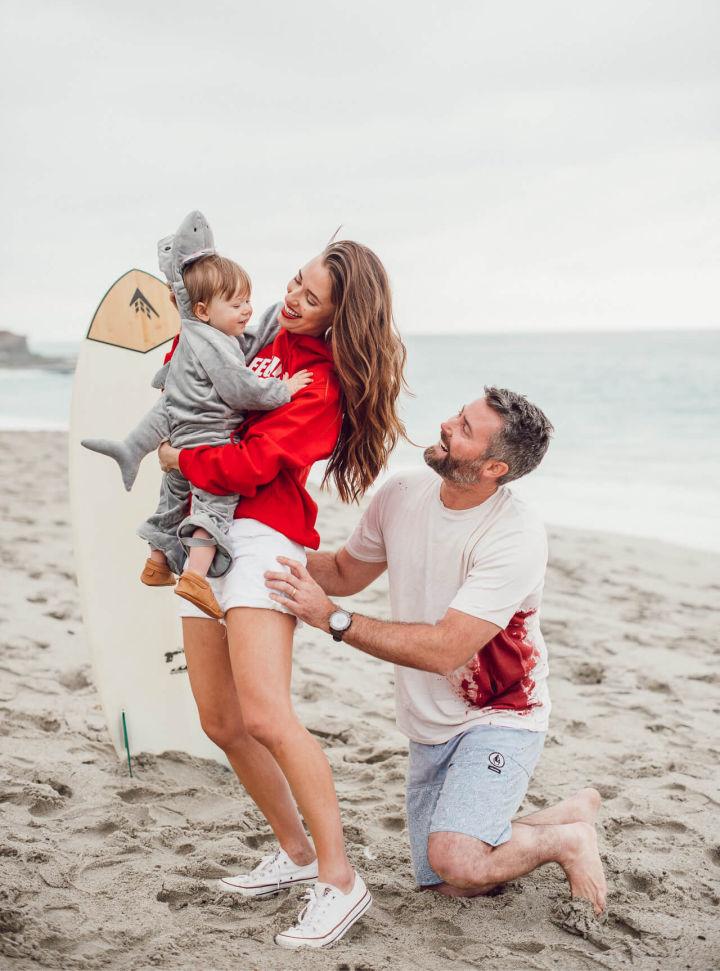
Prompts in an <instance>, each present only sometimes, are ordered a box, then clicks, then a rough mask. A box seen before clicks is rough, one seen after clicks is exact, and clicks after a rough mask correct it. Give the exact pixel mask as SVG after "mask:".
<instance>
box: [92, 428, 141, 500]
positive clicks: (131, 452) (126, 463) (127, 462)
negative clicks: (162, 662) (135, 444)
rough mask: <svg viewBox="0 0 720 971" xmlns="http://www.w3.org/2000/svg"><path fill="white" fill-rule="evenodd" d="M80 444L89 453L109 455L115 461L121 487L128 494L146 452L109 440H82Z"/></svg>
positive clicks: (124, 443)
mask: <svg viewBox="0 0 720 971" xmlns="http://www.w3.org/2000/svg"><path fill="white" fill-rule="evenodd" d="M80 444H81V445H82V446H83V447H84V448H89V449H90V451H91V452H99V453H100V454H101V455H109V456H110V458H112V459H115V461H116V462H117V464H118V465H119V466H120V474H121V475H122V480H123V485H124V486H125V489H126V491H127V492H130V490H131V489H132V487H133V483H134V482H135V479H136V478H137V474H138V470H139V469H140V463H141V462H142V460H143V459H144V458H145V456H146V455H147V452H145V451H138V450H136V449H134V448H132V447H130V446H129V445H128V444H127V443H126V442H113V441H112V440H111V439H109V438H83V440H82V441H81V442H80Z"/></svg>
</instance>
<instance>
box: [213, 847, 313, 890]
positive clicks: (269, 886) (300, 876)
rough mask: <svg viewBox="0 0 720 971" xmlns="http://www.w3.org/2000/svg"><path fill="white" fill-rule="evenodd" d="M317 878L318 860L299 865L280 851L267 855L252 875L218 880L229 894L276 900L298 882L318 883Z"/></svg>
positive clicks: (246, 874) (220, 887)
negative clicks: (287, 888) (276, 895)
mask: <svg viewBox="0 0 720 971" xmlns="http://www.w3.org/2000/svg"><path fill="white" fill-rule="evenodd" d="M317 875H318V868H317V860H313V862H312V863H308V865H307V866H298V865H297V863H293V861H292V860H291V859H290V857H289V856H288V855H287V853H286V852H285V850H276V851H275V852H274V853H269V854H268V855H267V856H264V857H263V858H262V860H260V862H259V863H258V865H257V866H256V867H255V869H254V870H252V871H251V872H250V873H240V874H238V875H237V876H236V877H223V878H222V880H218V884H217V885H218V888H219V889H220V890H224V891H225V892H226V893H241V894H243V895H244V896H246V897H272V896H273V895H274V894H276V893H278V892H279V891H280V890H284V889H285V887H293V886H294V885H295V884H296V883H314V882H315V881H316V880H317Z"/></svg>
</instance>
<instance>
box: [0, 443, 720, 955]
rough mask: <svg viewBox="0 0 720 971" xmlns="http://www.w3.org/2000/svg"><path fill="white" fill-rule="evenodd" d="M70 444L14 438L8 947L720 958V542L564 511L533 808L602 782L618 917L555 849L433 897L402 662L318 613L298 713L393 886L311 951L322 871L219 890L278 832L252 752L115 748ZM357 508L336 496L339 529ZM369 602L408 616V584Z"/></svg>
mask: <svg viewBox="0 0 720 971" xmlns="http://www.w3.org/2000/svg"><path fill="white" fill-rule="evenodd" d="M65 451H66V439H65V436H63V435H61V434H55V433H32V434H26V435H21V434H19V433H0V474H1V475H2V482H3V492H2V499H1V500H0V501H1V502H2V519H3V531H2V535H1V536H0V547H1V549H0V553H1V558H2V582H1V583H0V760H1V761H0V804H1V805H0V886H1V889H0V966H2V967H11V968H13V969H24V968H36V967H46V968H123V969H125V968H127V969H130V968H132V969H136V971H137V969H143V968H154V967H165V968H173V969H216V968H217V969H226V968H227V969H233V971H238V969H241V971H244V969H256V968H257V969H274V968H291V969H292V968H298V969H300V968H312V969H316V968H317V969H320V968H323V969H325V968H330V969H338V971H340V969H347V971H350V969H355V971H360V969H380V968H387V969H390V968H417V969H425V968H427V969H438V968H452V969H456V968H457V969H460V968H488V969H490V968H492V969H498V968H501V969H513V968H572V969H575V968H580V969H584V968H598V967H600V968H619V967H629V966H632V967H633V968H648V969H649V968H662V969H669V968H710V967H712V966H717V965H718V963H719V959H720V930H719V928H718V923H719V922H718V913H719V910H720V879H719V878H720V837H719V836H718V830H717V822H716V820H717V807H718V805H719V804H720V785H719V782H720V780H719V773H718V756H719V755H720V705H719V703H718V684H719V683H720V672H719V671H718V666H719V662H720V647H719V645H718V636H717V630H718V620H720V558H718V557H713V556H711V555H708V554H704V553H698V552H693V551H688V550H684V549H680V548H677V547H671V546H668V545H663V544H661V543H659V542H648V541H644V540H633V539H628V538H624V537H615V536H610V535H604V534H595V533H590V532H587V533H580V532H571V531H568V530H562V531H560V530H551V566H550V570H549V574H548V580H547V587H546V597H545V604H544V611H543V628H544V631H545V636H546V639H547V641H548V644H549V647H550V657H551V666H552V684H551V690H552V694H553V700H554V711H553V715H552V721H551V729H550V733H549V737H548V743H547V745H546V748H545V752H544V754H543V757H542V759H541V761H540V764H539V767H538V769H537V772H536V775H535V777H534V779H533V782H532V784H531V787H530V791H529V793H528V797H527V799H526V803H525V806H524V810H525V811H530V810H532V809H533V808H538V807H543V806H546V805H549V804H550V803H553V802H555V801H557V800H558V799H560V798H563V797H564V796H566V795H568V794H569V793H570V792H572V791H573V790H574V789H577V788H579V787H581V786H585V785H593V786H596V787H597V788H598V789H599V791H600V793H601V794H602V796H603V805H602V808H601V813H600V817H599V822H598V831H599V837H600V844H601V852H602V855H603V859H604V861H605V865H606V868H607V875H608V882H609V905H608V914H607V917H606V919H605V920H604V921H596V920H594V919H592V918H591V917H590V916H589V914H588V909H587V908H586V907H585V906H584V905H581V904H577V903H575V904H571V903H570V902H569V901H568V891H567V886H566V883H565V880H564V878H563V875H562V871H561V870H560V869H559V867H557V866H554V865H553V866H548V867H545V868H543V869H541V870H539V871H536V872H535V873H533V874H531V875H530V876H528V877H525V878H524V879H522V880H518V881H515V882H513V883H511V884H508V885H507V886H505V887H504V888H503V889H502V890H501V892H499V893H498V894H497V895H495V896H492V897H489V898H478V899H475V900H473V901H471V902H470V901H459V900H450V899H446V898H441V897H438V896H436V895H429V894H426V893H422V894H421V893H418V892H416V891H415V890H414V886H413V880H412V875H411V871H410V865H409V852H408V844H407V835H406V831H405V821H404V811H403V798H404V776H405V769H406V743H405V740H404V738H403V737H402V736H401V735H400V734H399V733H398V732H397V730H396V729H395V726H394V720H393V694H392V680H391V679H392V672H391V668H390V667H389V666H388V665H385V664H383V663H381V662H378V661H376V660H374V659H372V658H368V657H365V656H364V655H362V654H360V653H359V652H356V651H352V650H351V649H349V648H347V647H344V646H342V645H335V644H334V643H333V642H331V641H330V639H329V638H328V637H327V636H326V635H323V634H319V633H318V632H315V631H312V630H310V629H308V628H305V629H304V630H302V631H301V632H300V634H299V635H298V638H297V655H296V657H297V660H296V667H295V679H294V693H295V697H296V699H297V707H298V710H299V712H300V714H301V717H302V718H303V719H304V721H305V723H306V724H307V725H308V726H309V727H310V729H311V730H312V731H313V732H314V733H315V734H316V735H317V737H318V738H319V739H320V741H321V743H322V744H323V745H324V747H325V749H326V751H327V754H328V757H329V759H330V762H331V764H332V767H333V772H334V774H335V779H336V782H337V787H338V792H339V795H340V801H341V807H342V813H343V818H344V821H345V832H346V836H347V841H348V845H349V850H350V854H351V857H352V860H353V862H354V864H355V865H356V866H357V867H358V868H359V869H360V870H361V871H362V873H363V874H364V876H365V878H366V880H367V882H368V884H369V886H370V888H371V890H372V893H373V895H374V898H375V905H374V907H373V909H372V910H371V912H370V913H369V914H368V916H367V917H366V918H365V919H364V920H362V921H361V922H360V923H359V924H358V925H357V926H356V927H355V928H354V929H353V931H352V932H351V933H350V934H349V935H348V937H347V938H346V939H345V940H343V941H342V942H341V943H340V944H339V945H337V946H336V947H334V948H332V949H330V950H328V951H323V952H315V953H309V952H303V953H290V952H285V951H280V950H279V949H278V948H276V947H275V946H274V945H273V944H272V943H271V941H272V935H273V933H274V932H275V931H276V930H278V929H280V928H282V927H284V926H286V925H287V924H288V922H289V921H290V919H291V918H292V917H294V915H295V913H296V911H297V909H298V904H299V901H300V897H301V896H302V891H301V890H300V889H297V890H295V891H292V892H289V893H284V894H282V895H281V896H279V897H277V898H274V899H271V900H266V901H260V902H258V901H255V902H252V901H247V900H244V899H238V898H236V897H234V896H227V895H222V894H220V893H218V892H216V890H215V889H214V887H213V880H214V879H215V878H217V877H220V876H222V875H225V874H232V873H234V872H237V871H238V870H242V869H244V868H246V867H248V866H250V865H252V864H253V863H254V862H256V861H257V859H258V856H259V854H261V853H263V852H266V851H267V850H268V849H269V848H271V847H272V842H271V839H270V834H269V830H268V828H267V826H266V825H265V824H264V821H263V820H262V818H261V817H260V816H259V814H258V812H257V811H256V810H255V808H254V806H253V804H252V803H251V802H250V800H249V799H248V798H247V797H246V796H245V795H244V793H243V792H242V791H241V789H240V787H239V786H238V784H237V783H236V781H235V779H234V777H233V776H232V775H231V773H230V771H229V770H228V769H226V768H224V767H222V766H221V765H220V764H218V763H215V762H212V761H203V760H199V759H195V758H190V757H188V756H186V755H184V754H182V753H178V752H169V753H166V754H164V755H162V756H141V757H139V758H137V759H136V761H135V777H134V778H133V779H130V778H129V776H128V770H127V766H126V765H124V764H123V763H122V762H119V761H118V760H117V758H116V756H115V753H114V751H113V749H112V748H111V745H110V743H109V741H108V737H107V734H106V731H105V725H104V720H103V716H102V712H101V709H100V706H99V703H98V697H97V695H96V692H95V690H94V687H93V683H92V672H91V669H90V664H89V660H88V657H87V654H86V651H85V648H84V645H83V628H82V619H81V616H80V612H79V608H78V599H77V590H76V586H75V579H74V574H73V561H72V550H71V542H70V526H69V512H68V500H67V489H66V456H65ZM39 469H40V470H42V477H40V476H39V475H38V470H39ZM356 517H357V511H355V510H352V509H350V510H348V509H346V508H343V507H342V506H340V505H339V504H338V503H337V502H336V501H335V500H333V499H330V498H327V497H324V498H322V499H321V512H320V521H319V524H320V530H321V533H322V535H323V538H324V541H325V543H326V545H328V546H334V545H337V544H339V543H340V542H341V541H342V540H343V539H344V538H345V537H346V535H347V534H348V532H349V530H350V528H351V526H352V524H353V522H354V521H355V519H356ZM138 557H139V562H140V559H141V557H142V550H141V549H140V548H139V549H138ZM158 595H159V596H165V595H170V594H167V593H166V592H165V591H163V592H158ZM352 603H353V605H354V606H355V607H356V608H357V609H359V610H362V611H365V612H367V613H369V614H372V615H375V616H380V617H383V616H387V610H388V604H387V596H386V587H385V583H384V582H383V581H380V582H378V583H377V584H376V585H375V586H374V587H373V588H371V589H370V590H368V591H365V592H364V593H363V594H362V595H360V596H358V597H356V598H354V600H353V601H352Z"/></svg>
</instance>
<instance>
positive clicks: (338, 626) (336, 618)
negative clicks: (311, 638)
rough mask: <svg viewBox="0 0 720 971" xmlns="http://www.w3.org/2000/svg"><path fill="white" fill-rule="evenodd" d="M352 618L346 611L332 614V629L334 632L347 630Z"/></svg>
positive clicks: (337, 611)
mask: <svg viewBox="0 0 720 971" xmlns="http://www.w3.org/2000/svg"><path fill="white" fill-rule="evenodd" d="M351 621H352V618H351V617H350V614H349V613H348V612H347V611H346V610H334V611H333V612H332V613H331V614H330V627H331V628H332V629H333V630H338V631H341V630H347V629H348V627H349V626H350V623H351Z"/></svg>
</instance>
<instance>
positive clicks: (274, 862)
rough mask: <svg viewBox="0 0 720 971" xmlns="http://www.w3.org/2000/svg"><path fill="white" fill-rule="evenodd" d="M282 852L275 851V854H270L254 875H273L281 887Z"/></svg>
mask: <svg viewBox="0 0 720 971" xmlns="http://www.w3.org/2000/svg"><path fill="white" fill-rule="evenodd" d="M279 858H280V850H275V852H274V853H268V855H267V856H264V857H262V859H261V860H260V862H259V863H258V865H257V866H256V867H255V869H254V870H253V871H252V872H253V873H254V874H258V875H259V874H263V875H265V874H267V875H268V877H269V876H270V875H272V876H273V877H274V878H275V881H276V883H277V885H278V887H279V886H280V883H281V882H282V877H281V875H280V859H279Z"/></svg>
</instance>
